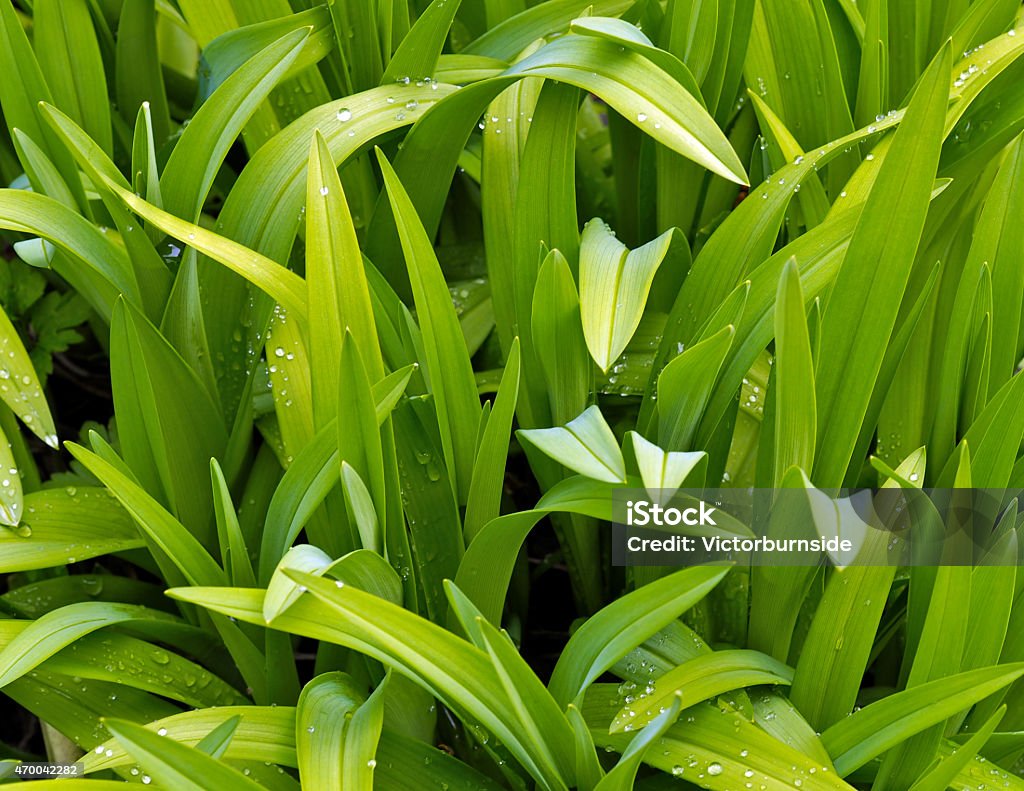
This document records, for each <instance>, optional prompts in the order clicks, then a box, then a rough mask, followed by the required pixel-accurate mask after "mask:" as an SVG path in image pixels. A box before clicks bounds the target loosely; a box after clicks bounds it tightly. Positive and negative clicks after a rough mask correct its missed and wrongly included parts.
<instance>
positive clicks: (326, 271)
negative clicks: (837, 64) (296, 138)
mask: <svg viewBox="0 0 1024 791" xmlns="http://www.w3.org/2000/svg"><path fill="white" fill-rule="evenodd" d="M309 159H310V165H309V170H308V175H307V178H308V182H307V187H306V278H307V286H308V293H309V315H310V326H309V333H310V338H309V347H310V362H311V366H312V370H313V371H314V374H315V375H314V376H313V411H314V416H315V418H316V423H317V426H318V427H319V426H320V425H323V424H324V423H326V422H327V421H329V420H330V419H331V418H333V417H334V416H335V415H336V414H337V399H338V385H337V383H338V382H339V381H340V380H339V375H340V371H339V367H338V366H339V363H340V351H341V349H342V339H343V337H344V335H345V333H346V331H347V332H350V333H351V336H352V342H353V343H354V344H355V348H356V349H357V350H358V352H359V356H360V358H361V359H362V362H363V364H364V365H366V367H367V374H368V375H369V377H370V379H371V381H377V380H379V379H380V378H381V377H382V376H383V375H384V367H383V363H382V361H381V353H380V346H379V344H378V343H377V340H376V331H375V324H374V319H373V308H372V306H371V303H370V293H369V287H368V285H367V282H366V275H365V273H364V272H363V264H362V257H361V255H360V252H359V242H358V240H357V239H356V231H355V226H354V225H353V224H352V215H351V213H350V212H349V208H348V202H347V201H346V200H345V193H344V191H343V190H342V186H341V180H340V179H339V178H338V171H337V168H336V167H335V164H334V160H333V159H332V158H331V153H330V150H329V149H328V147H327V142H326V141H325V140H324V139H323V136H322V135H321V134H320V133H319V131H318V132H317V133H316V134H315V136H314V139H313V142H312V146H311V150H310V154H309Z"/></svg>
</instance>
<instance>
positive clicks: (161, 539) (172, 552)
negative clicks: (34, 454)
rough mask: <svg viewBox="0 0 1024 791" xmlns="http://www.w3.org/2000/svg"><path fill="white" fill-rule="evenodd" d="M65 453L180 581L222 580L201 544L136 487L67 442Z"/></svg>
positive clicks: (218, 569)
mask: <svg viewBox="0 0 1024 791" xmlns="http://www.w3.org/2000/svg"><path fill="white" fill-rule="evenodd" d="M67 449H68V451H69V452H70V453H71V455H72V456H74V457H75V458H76V459H78V461H80V462H81V463H82V464H83V465H85V467H86V468H87V469H88V470H89V471H90V472H91V473H92V474H93V475H95V476H96V477H97V478H99V479H100V481H101V482H102V483H103V484H104V485H105V486H106V487H107V488H108V489H110V491H111V492H112V493H113V495H114V496H115V497H117V499H118V500H119V501H120V502H121V505H123V506H124V508H125V510H126V511H127V512H128V513H129V514H131V516H132V518H133V519H134V520H135V522H136V524H138V526H139V527H140V528H141V530H142V532H143V533H144V534H145V535H146V537H147V539H148V541H150V542H152V546H153V547H154V548H158V549H159V550H160V551H161V552H163V553H165V554H166V556H167V558H168V559H169V560H170V561H171V562H172V563H173V564H174V565H175V566H177V567H178V569H179V571H180V572H181V574H182V575H183V578H184V579H186V580H188V581H189V582H190V583H192V584H193V585H201V584H205V583H215V582H222V581H223V580H224V572H223V571H222V570H221V568H220V566H218V565H217V564H216V562H214V560H213V558H211V557H210V555H209V553H208V552H207V551H206V550H205V549H204V548H203V546H202V544H200V543H199V541H198V540H197V539H196V538H195V537H194V536H193V535H192V534H191V533H189V532H188V530H186V529H185V527H183V526H182V524H181V522H179V521H178V520H177V519H175V518H174V517H173V516H171V515H170V514H169V513H167V511H166V510H165V509H164V508H162V507H161V506H160V504H159V503H157V502H156V501H155V500H154V499H153V498H152V497H151V496H150V495H149V494H147V493H146V491H145V490H144V489H142V487H140V486H139V485H138V483H136V482H135V481H133V480H131V479H130V478H129V477H128V476H127V475H125V474H124V472H122V471H121V470H119V469H117V468H116V467H115V466H114V465H113V464H110V463H109V462H107V461H104V460H103V459H102V458H100V456H98V455H97V454H95V453H93V452H92V451H90V450H86V449H85V448H83V447H82V446H81V445H77V444H75V443H73V442H69V443H67ZM204 486H205V484H204Z"/></svg>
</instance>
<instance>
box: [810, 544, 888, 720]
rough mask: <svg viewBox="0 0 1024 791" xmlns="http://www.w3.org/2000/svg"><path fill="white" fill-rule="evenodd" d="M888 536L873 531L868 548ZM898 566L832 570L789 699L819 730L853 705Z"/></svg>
mask: <svg viewBox="0 0 1024 791" xmlns="http://www.w3.org/2000/svg"><path fill="white" fill-rule="evenodd" d="M887 541H888V537H887V536H886V535H885V534H884V533H883V532H880V531H873V530H872V531H869V533H868V538H867V541H866V542H865V548H866V549H865V551H872V550H873V549H874V548H876V547H878V546H884V545H885V543H886V542H887ZM895 574H896V569H895V568H894V567H892V566H881V565H878V566H876V565H855V566H850V567H848V568H845V569H842V570H837V571H835V572H833V573H832V574H831V576H830V577H829V580H828V584H827V585H826V587H825V593H824V595H823V596H822V598H821V601H820V602H819V604H818V609H817V611H816V612H815V616H814V619H813V620H812V622H811V627H810V631H809V633H808V635H807V638H806V640H805V642H804V645H803V649H802V650H801V652H800V659H799V661H798V662H797V666H796V675H795V676H794V678H793V688H792V693H791V695H790V698H791V700H792V701H793V703H794V704H795V705H796V707H797V708H798V709H799V710H800V713H801V714H803V715H804V717H805V718H806V719H807V721H808V722H809V723H811V725H813V726H815V728H816V729H818V730H821V729H824V728H826V727H828V726H830V725H832V724H834V723H835V722H837V721H839V720H841V719H842V718H843V717H845V716H846V715H847V714H849V713H850V711H851V710H852V709H853V707H854V704H855V702H856V698H857V692H858V690H859V689H860V686H861V682H862V680H863V675H864V671H865V669H866V667H867V663H868V659H869V656H870V653H871V639H872V637H873V636H874V634H875V633H876V632H877V630H878V625H879V623H880V621H881V618H882V611H883V609H884V608H885V603H886V598H887V597H888V595H889V588H890V586H891V585H892V581H893V578H894V576H895Z"/></svg>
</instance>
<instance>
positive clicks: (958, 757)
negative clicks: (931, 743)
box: [910, 706, 1006, 791]
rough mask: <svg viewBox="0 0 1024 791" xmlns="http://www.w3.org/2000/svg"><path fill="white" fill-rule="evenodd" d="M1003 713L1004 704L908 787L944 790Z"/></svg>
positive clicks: (984, 740) (965, 764) (979, 746)
mask: <svg viewBox="0 0 1024 791" xmlns="http://www.w3.org/2000/svg"><path fill="white" fill-rule="evenodd" d="M1005 713H1006V707H1005V706H1003V707H1001V708H999V709H998V710H996V712H995V713H994V714H993V715H992V716H991V717H989V719H988V721H987V722H985V724H984V725H983V726H982V727H981V728H980V729H979V730H978V732H977V733H975V734H974V735H972V736H971V737H970V738H969V739H968V740H967V741H966V742H964V744H963V746H962V747H960V748H959V749H958V750H957V751H956V752H955V753H953V754H952V755H950V756H948V757H945V758H943V759H941V760H939V761H938V763H936V764H935V765H934V766H933V767H932V768H931V769H929V771H928V772H927V773H926V774H924V775H922V776H921V778H920V779H919V780H917V781H916V782H915V783H914V785H912V786H911V787H910V791H945V789H946V788H948V787H949V786H950V785H952V784H953V782H954V780H955V779H956V778H957V775H959V774H960V773H961V772H962V771H963V770H964V769H966V768H967V767H968V766H969V765H970V763H971V762H972V761H973V760H974V758H975V757H976V756H977V755H978V753H979V751H980V750H981V749H982V748H983V747H984V746H985V743H986V742H987V741H988V740H989V737H990V736H992V732H993V731H994V730H995V729H996V727H997V726H998V725H999V721H1000V720H1001V719H1002V718H1003V715H1004V714H1005Z"/></svg>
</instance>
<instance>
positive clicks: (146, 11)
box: [114, 0, 171, 144]
mask: <svg viewBox="0 0 1024 791" xmlns="http://www.w3.org/2000/svg"><path fill="white" fill-rule="evenodd" d="M155 6H156V3H155V2H154V0H125V3H124V4H123V7H122V9H121V14H120V16H119V17H118V25H117V50H116V57H115V80H114V86H115V89H116V90H115V93H116V96H117V108H118V110H119V111H120V113H121V117H122V118H123V119H124V121H125V123H131V122H132V121H134V120H135V116H136V115H137V114H138V112H139V108H140V107H141V106H142V104H143V102H149V106H150V109H151V111H152V113H153V134H154V137H155V138H156V140H157V143H158V144H162V143H163V142H164V140H166V139H167V136H168V135H169V134H170V131H171V119H170V111H169V109H168V103H167V92H166V90H165V88H164V78H163V73H162V70H161V67H160V53H159V49H158V47H157V18H156V10H155Z"/></svg>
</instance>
